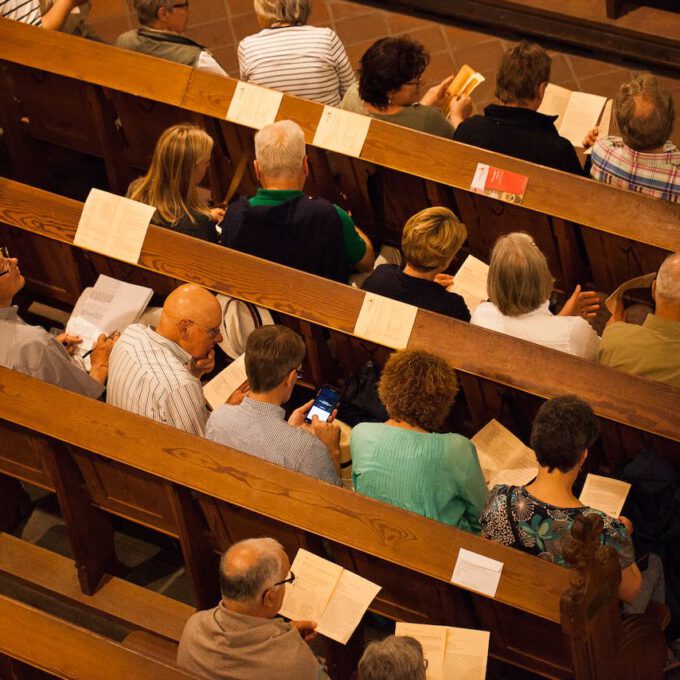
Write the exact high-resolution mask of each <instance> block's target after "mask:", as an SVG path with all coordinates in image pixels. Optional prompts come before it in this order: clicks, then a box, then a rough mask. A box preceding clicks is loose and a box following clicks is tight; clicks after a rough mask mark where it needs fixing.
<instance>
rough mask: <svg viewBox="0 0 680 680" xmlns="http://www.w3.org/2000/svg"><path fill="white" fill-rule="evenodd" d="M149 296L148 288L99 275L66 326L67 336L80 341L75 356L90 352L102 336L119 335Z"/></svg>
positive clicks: (132, 320)
mask: <svg viewBox="0 0 680 680" xmlns="http://www.w3.org/2000/svg"><path fill="white" fill-rule="evenodd" d="M152 295H153V290H151V288H147V287H146V286H137V285H135V284H133V283H126V282H125V281H119V280H118V279H114V278H111V277H110V276H105V275H104V274H101V275H100V276H99V278H98V279H97V282H96V283H95V284H94V287H93V288H86V289H85V290H84V291H83V292H82V294H81V296H80V297H79V298H78V302H76V305H75V307H74V308H73V313H72V314H71V318H70V319H69V320H68V323H67V324H66V332H67V333H70V334H72V335H79V336H80V337H81V338H82V339H83V341H82V343H81V344H80V345H79V346H78V350H77V354H79V355H80V356H82V355H83V354H85V353H86V352H87V351H89V350H91V349H92V346H93V345H94V343H95V342H96V341H97V338H98V337H99V336H100V335H101V334H102V333H104V334H106V335H110V334H111V333H113V332H114V331H120V332H121V333H122V332H123V331H124V330H125V328H127V326H129V325H130V324H131V323H134V322H135V321H137V319H139V317H140V316H141V315H142V312H143V311H144V310H145V309H146V306H147V305H148V304H149V300H151V296H152Z"/></svg>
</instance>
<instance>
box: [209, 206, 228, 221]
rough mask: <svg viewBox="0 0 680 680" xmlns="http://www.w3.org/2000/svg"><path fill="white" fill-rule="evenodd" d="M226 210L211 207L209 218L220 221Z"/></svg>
mask: <svg viewBox="0 0 680 680" xmlns="http://www.w3.org/2000/svg"><path fill="white" fill-rule="evenodd" d="M226 212H227V211H226V210H225V209H224V208H211V210H210V219H211V220H212V221H213V222H215V223H218V222H221V221H222V220H223V219H224V216H225V214H226Z"/></svg>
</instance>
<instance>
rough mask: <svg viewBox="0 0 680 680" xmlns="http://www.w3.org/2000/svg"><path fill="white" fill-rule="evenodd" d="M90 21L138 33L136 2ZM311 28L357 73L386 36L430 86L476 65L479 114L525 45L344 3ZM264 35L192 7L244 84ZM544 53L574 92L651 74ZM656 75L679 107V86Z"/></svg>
mask: <svg viewBox="0 0 680 680" xmlns="http://www.w3.org/2000/svg"><path fill="white" fill-rule="evenodd" d="M90 17H91V21H90V25H91V26H92V27H93V28H94V29H95V31H96V32H97V33H98V34H99V35H100V36H101V38H103V39H104V40H106V41H112V40H114V39H115V38H116V36H118V35H119V34H120V33H122V32H123V31H126V30H128V29H129V28H132V27H134V26H136V25H137V24H136V19H135V17H134V12H133V11H132V2H131V0H93V9H92V12H91V14H90ZM309 23H311V24H315V25H318V26H330V27H331V28H333V29H334V30H335V31H336V33H337V34H338V35H339V36H340V39H341V40H342V41H343V43H344V44H345V47H346V49H347V52H348V54H349V57H350V60H351V62H352V64H353V65H354V67H355V68H356V67H357V66H358V63H359V59H360V57H361V55H362V54H363V53H364V51H365V50H366V49H367V48H368V47H369V46H370V45H372V44H373V42H374V41H375V40H377V39H378V38H380V37H383V36H386V35H409V36H410V37H411V38H413V39H415V40H418V41H420V42H422V43H423V44H424V45H425V46H426V47H427V48H428V50H429V51H430V54H431V57H432V59H431V62H430V66H429V67H428V70H427V72H426V74H425V81H426V84H428V85H429V84H434V83H436V82H439V81H440V80H442V79H443V78H445V77H446V76H448V75H450V74H451V73H453V72H455V71H457V70H458V68H460V66H462V65H463V64H470V66H473V67H474V68H476V69H477V70H478V71H480V72H481V73H482V74H483V75H484V76H485V77H486V82H485V83H483V84H482V85H481V86H480V87H479V88H478V89H477V90H476V91H475V94H474V96H473V99H474V103H475V108H476V110H477V111H479V110H481V109H482V108H483V107H484V106H486V104H488V103H490V102H492V101H493V91H494V82H495V75H496V67H497V64H498V61H499V60H500V57H501V55H502V54H503V51H504V50H505V49H507V47H508V46H509V45H510V44H511V43H513V42H515V41H517V40H518V36H517V35H513V34H512V33H508V34H505V35H501V34H498V33H492V32H485V31H483V30H481V29H479V28H473V27H471V26H463V25H459V24H456V25H453V24H449V25H446V24H441V23H436V22H433V21H428V20H425V19H420V18H416V17H412V16H408V15H405V14H401V13H398V12H388V11H384V10H379V9H376V8H374V7H371V6H369V5H363V4H361V3H358V2H345V1H344V0H313V5H312V13H311V16H310V20H309ZM258 30H259V27H258V25H257V21H256V18H255V14H254V11H253V2H252V0H191V5H190V16H189V30H188V32H187V35H188V36H189V37H191V38H193V39H194V40H196V41H198V42H200V43H202V44H204V45H205V46H206V47H207V48H208V49H210V50H211V51H212V53H213V54H214V56H215V58H216V59H217V60H218V61H219V62H220V63H221V64H222V66H223V67H224V68H225V70H226V71H227V72H228V73H229V74H230V75H233V76H238V60H237V56H236V49H237V46H238V43H239V41H240V40H241V39H242V38H244V37H245V36H247V35H250V34H251V33H255V32H257V31H258ZM545 47H546V48H547V49H549V50H550V52H551V54H552V56H553V69H552V81H553V82H554V83H555V84H557V85H561V86H563V87H567V88H569V89H572V90H581V91H584V92H591V93H593V94H600V95H604V96H607V97H612V96H613V95H614V93H615V92H616V90H617V88H618V86H619V84H620V83H621V82H623V81H625V80H627V79H629V78H631V77H632V76H633V74H635V73H639V72H641V71H642V70H645V69H642V68H641V67H640V66H639V65H636V64H632V63H628V64H623V63H617V62H614V61H605V60H602V59H595V58H593V56H592V55H589V54H586V53H579V52H577V51H575V50H573V51H567V50H566V49H565V48H563V47H559V48H558V47H556V46H554V45H549V44H546V45H545ZM657 75H659V76H660V77H662V78H663V81H664V83H665V85H666V86H667V87H668V88H669V89H670V90H671V91H672V92H673V94H674V95H675V98H676V100H677V101H680V80H678V79H673V78H670V77H668V76H667V75H664V74H663V73H658V74H657ZM678 127H680V126H678ZM676 138H677V141H679V142H680V130H676Z"/></svg>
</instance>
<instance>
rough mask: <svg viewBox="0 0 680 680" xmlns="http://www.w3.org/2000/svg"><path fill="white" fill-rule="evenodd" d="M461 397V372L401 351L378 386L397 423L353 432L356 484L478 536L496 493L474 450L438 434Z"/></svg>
mask: <svg viewBox="0 0 680 680" xmlns="http://www.w3.org/2000/svg"><path fill="white" fill-rule="evenodd" d="M457 391H458V382H457V380H456V372H455V370H454V369H453V368H452V367H451V366H449V364H447V363H446V361H444V360H443V359H440V358H439V357H436V356H434V355H432V354H428V353H427V352H422V351H419V350H403V351H400V352H395V353H394V354H393V355H392V356H391V357H390V358H389V359H388V361H387V363H386V364H385V368H384V369H383V372H382V376H381V378H380V384H379V386H378V394H379V395H380V399H381V400H382V402H383V404H384V405H385V408H386V410H387V414H388V416H389V419H388V420H387V422H385V423H360V424H359V425H357V426H356V427H355V428H354V429H353V430H352V436H351V440H350V447H351V450H352V481H353V482H354V488H355V490H356V491H358V492H359V493H362V494H364V495H366V496H372V497H373V498H377V499H378V500H381V501H384V502H386V503H391V504H392V505H396V506H398V507H400V508H405V509H406V510H411V511H412V512H417V513H418V514H420V515H424V516H425V517H430V518H431V519H436V520H438V521H440V522H444V523H446V524H450V525H452V526H455V527H458V528H459V529H464V530H466V531H471V532H475V533H478V532H479V529H480V525H479V514H480V512H481V510H482V508H483V507H484V503H485V501H486V498H487V494H488V492H487V488H486V484H485V483H484V477H483V476H482V470H481V468H480V466H479V460H478V459H477V451H476V450H475V447H474V444H473V443H472V442H471V441H470V440H469V439H467V438H466V437H463V436H461V435H459V434H450V433H447V434H439V433H437V432H434V430H436V429H438V428H440V427H441V426H442V424H443V422H444V420H445V419H446V417H447V416H448V414H449V411H450V410H451V407H452V406H453V402H454V399H455V397H456V392H457Z"/></svg>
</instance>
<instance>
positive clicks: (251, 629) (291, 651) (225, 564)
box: [177, 538, 328, 680]
mask: <svg viewBox="0 0 680 680" xmlns="http://www.w3.org/2000/svg"><path fill="white" fill-rule="evenodd" d="M294 579H295V576H294V574H293V573H292V572H290V562H289V560H288V557H287V555H286V553H285V552H284V550H283V548H282V547H281V545H280V544H279V543H278V542H277V541H275V540H274V539H273V538H251V539H248V540H245V541H241V542H240V543H235V544H234V545H232V546H231V548H229V550H227V552H226V553H225V554H224V556H223V557H222V561H221V564H220V586H221V590H222V600H221V601H220V603H219V604H218V605H217V607H215V608H214V609H209V610H207V611H199V612H196V614H194V615H193V616H191V617H190V618H189V620H188V621H187V623H186V625H185V626H184V630H183V631H182V639H181V640H180V642H179V649H178V650H177V665H178V666H180V667H181V668H184V669H185V670H187V671H189V672H191V673H195V674H196V675H199V676H201V677H204V678H213V680H271V678H276V680H324V679H327V678H328V676H327V675H326V673H325V671H324V669H323V667H322V666H321V664H320V663H319V662H318V660H317V659H316V657H315V656H314V653H313V652H312V650H311V649H310V648H309V646H308V645H307V644H305V640H306V641H308V642H309V641H311V640H313V639H314V637H316V633H315V632H314V628H316V623H314V622H312V621H291V622H290V623H286V622H285V621H283V619H280V618H276V614H277V613H278V611H279V609H280V608H281V605H282V603H283V596H284V594H285V585H286V583H292V582H293V581H294ZM303 638H304V639H303Z"/></svg>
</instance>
